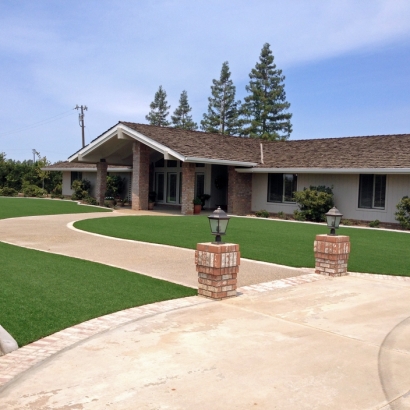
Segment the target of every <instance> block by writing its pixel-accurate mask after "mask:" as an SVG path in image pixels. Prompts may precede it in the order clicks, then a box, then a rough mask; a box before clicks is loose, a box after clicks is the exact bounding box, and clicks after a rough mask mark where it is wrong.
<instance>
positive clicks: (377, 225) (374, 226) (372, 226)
mask: <svg viewBox="0 0 410 410" xmlns="http://www.w3.org/2000/svg"><path fill="white" fill-rule="evenodd" d="M369 226H370V228H378V227H379V226H380V221H379V220H378V219H376V220H375V221H371V222H369Z"/></svg>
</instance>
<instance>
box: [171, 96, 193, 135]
mask: <svg viewBox="0 0 410 410" xmlns="http://www.w3.org/2000/svg"><path fill="white" fill-rule="evenodd" d="M190 111H192V108H191V107H190V106H189V103H188V94H187V92H186V91H185V90H184V91H182V93H181V96H180V97H179V106H178V108H177V109H176V110H175V111H174V115H171V120H172V124H173V126H174V128H183V129H184V130H191V131H194V130H196V129H198V124H197V123H196V122H194V121H193V120H192V116H191V115H188V114H189V113H190Z"/></svg>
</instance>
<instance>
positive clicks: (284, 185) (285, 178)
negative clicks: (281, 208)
mask: <svg viewBox="0 0 410 410" xmlns="http://www.w3.org/2000/svg"><path fill="white" fill-rule="evenodd" d="M297 181H298V177H297V175H296V174H269V178H268V202H295V200H294V199H293V193H294V192H295V191H297Z"/></svg>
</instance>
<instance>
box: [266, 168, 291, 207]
mask: <svg viewBox="0 0 410 410" xmlns="http://www.w3.org/2000/svg"><path fill="white" fill-rule="evenodd" d="M273 175H281V176H282V195H281V200H280V201H275V200H271V199H270V196H271V195H270V194H271V193H270V186H271V178H272V176H273ZM286 175H292V179H293V183H294V184H295V188H296V189H295V190H294V191H292V192H296V191H297V190H298V174H291V173H288V172H287V173H270V174H268V189H267V202H269V203H274V204H295V203H296V201H286V200H285V198H286V193H285V188H286V186H285V176H286ZM295 180H296V181H295Z"/></svg>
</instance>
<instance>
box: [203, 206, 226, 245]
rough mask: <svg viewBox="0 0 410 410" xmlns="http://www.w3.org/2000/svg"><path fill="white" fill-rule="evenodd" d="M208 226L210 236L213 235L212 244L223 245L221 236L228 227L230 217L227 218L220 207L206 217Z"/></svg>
mask: <svg viewBox="0 0 410 410" xmlns="http://www.w3.org/2000/svg"><path fill="white" fill-rule="evenodd" d="M208 219H209V225H210V227H211V233H212V235H215V241H214V242H212V243H213V244H215V245H223V244H224V242H222V240H221V235H225V233H226V229H227V227H228V222H229V219H230V216H228V215H227V214H226V213H225V212H224V211H223V210H222V209H221V207H220V206H218V209H216V210H215V211H214V212H212V214H211V215H209V216H208Z"/></svg>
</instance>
